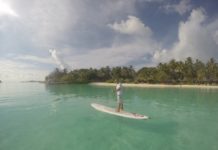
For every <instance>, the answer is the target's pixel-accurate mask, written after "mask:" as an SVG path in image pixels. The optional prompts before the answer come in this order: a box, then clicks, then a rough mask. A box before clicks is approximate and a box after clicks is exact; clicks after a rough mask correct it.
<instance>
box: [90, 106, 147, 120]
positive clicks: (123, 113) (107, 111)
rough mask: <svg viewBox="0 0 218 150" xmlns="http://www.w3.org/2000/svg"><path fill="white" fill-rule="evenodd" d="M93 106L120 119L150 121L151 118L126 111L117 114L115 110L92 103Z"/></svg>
mask: <svg viewBox="0 0 218 150" xmlns="http://www.w3.org/2000/svg"><path fill="white" fill-rule="evenodd" d="M91 106H92V107H93V108H95V109H96V110H98V111H101V112H105V113H108V114H112V115H116V116H120V117H125V118H131V119H148V118H149V117H148V116H145V115H140V114H137V113H131V112H126V111H120V112H116V111H115V108H110V107H107V106H104V105H101V104H96V103H92V104H91Z"/></svg>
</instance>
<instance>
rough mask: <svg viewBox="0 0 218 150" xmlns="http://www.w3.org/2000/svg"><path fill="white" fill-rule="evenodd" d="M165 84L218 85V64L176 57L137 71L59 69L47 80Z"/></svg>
mask: <svg viewBox="0 0 218 150" xmlns="http://www.w3.org/2000/svg"><path fill="white" fill-rule="evenodd" d="M116 80H121V81H122V82H124V83H164V84H218V63H216V61H215V59H213V58H211V59H210V60H208V61H207V62H206V63H204V62H202V61H201V60H199V59H196V60H193V59H192V58H191V57H188V58H186V60H184V61H176V60H174V59H172V60H170V61H169V62H167V63H159V64H158V65H157V66H156V67H143V68H141V69H139V70H138V71H136V70H135V69H134V68H133V67H132V66H128V67H125V66H124V67H109V66H107V67H102V68H100V69H93V68H89V69H76V70H73V71H68V70H67V69H64V70H60V69H58V68H56V69H55V70H54V71H53V72H51V73H50V74H49V75H48V76H46V78H45V81H46V83H51V84H52V83H54V84H55V83H89V82H116Z"/></svg>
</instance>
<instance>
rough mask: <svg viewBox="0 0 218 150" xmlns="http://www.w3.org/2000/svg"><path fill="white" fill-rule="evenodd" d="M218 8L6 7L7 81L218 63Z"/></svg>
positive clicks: (1, 23) (1, 51) (0, 9)
mask: <svg viewBox="0 0 218 150" xmlns="http://www.w3.org/2000/svg"><path fill="white" fill-rule="evenodd" d="M216 6H218V1H216V0H61V1H60V0H31V1H30V0H0V80H18V81H22V80H31V79H33V80H44V77H45V76H46V75H47V74H48V73H49V72H51V71H52V70H53V69H54V68H55V67H59V68H63V67H67V68H69V69H77V68H89V67H96V68H99V67H102V66H107V65H108V66H120V65H121V66H125V65H133V66H134V67H135V68H136V69H137V68H140V67H143V66H154V65H156V64H158V63H159V62H166V61H169V60H170V59H173V58H174V59H177V60H184V59H185V58H186V57H189V56H191V57H193V58H198V59H201V60H203V61H207V60H208V59H209V58H211V57H214V58H215V59H216V60H218V13H217V12H218V11H217V8H216ZM49 49H55V50H51V51H50V52H49Z"/></svg>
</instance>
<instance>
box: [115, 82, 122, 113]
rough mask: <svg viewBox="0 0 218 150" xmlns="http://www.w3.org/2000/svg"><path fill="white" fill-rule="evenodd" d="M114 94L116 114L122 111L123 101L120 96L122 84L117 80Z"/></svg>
mask: <svg viewBox="0 0 218 150" xmlns="http://www.w3.org/2000/svg"><path fill="white" fill-rule="evenodd" d="M116 93H117V105H118V106H117V110H116V111H117V112H120V111H122V110H123V101H122V99H121V95H122V83H121V82H120V81H118V80H117V85H116Z"/></svg>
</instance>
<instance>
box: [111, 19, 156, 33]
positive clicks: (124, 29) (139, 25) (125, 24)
mask: <svg viewBox="0 0 218 150" xmlns="http://www.w3.org/2000/svg"><path fill="white" fill-rule="evenodd" d="M108 26H109V27H110V28H112V29H113V30H115V31H118V32H120V33H123V34H130V35H142V36H151V35H152V31H151V29H150V28H149V27H147V26H145V25H144V24H143V22H142V21H141V20H140V19H139V18H137V17H135V16H128V20H126V21H124V20H122V21H121V22H120V23H117V22H115V23H113V24H108Z"/></svg>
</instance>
